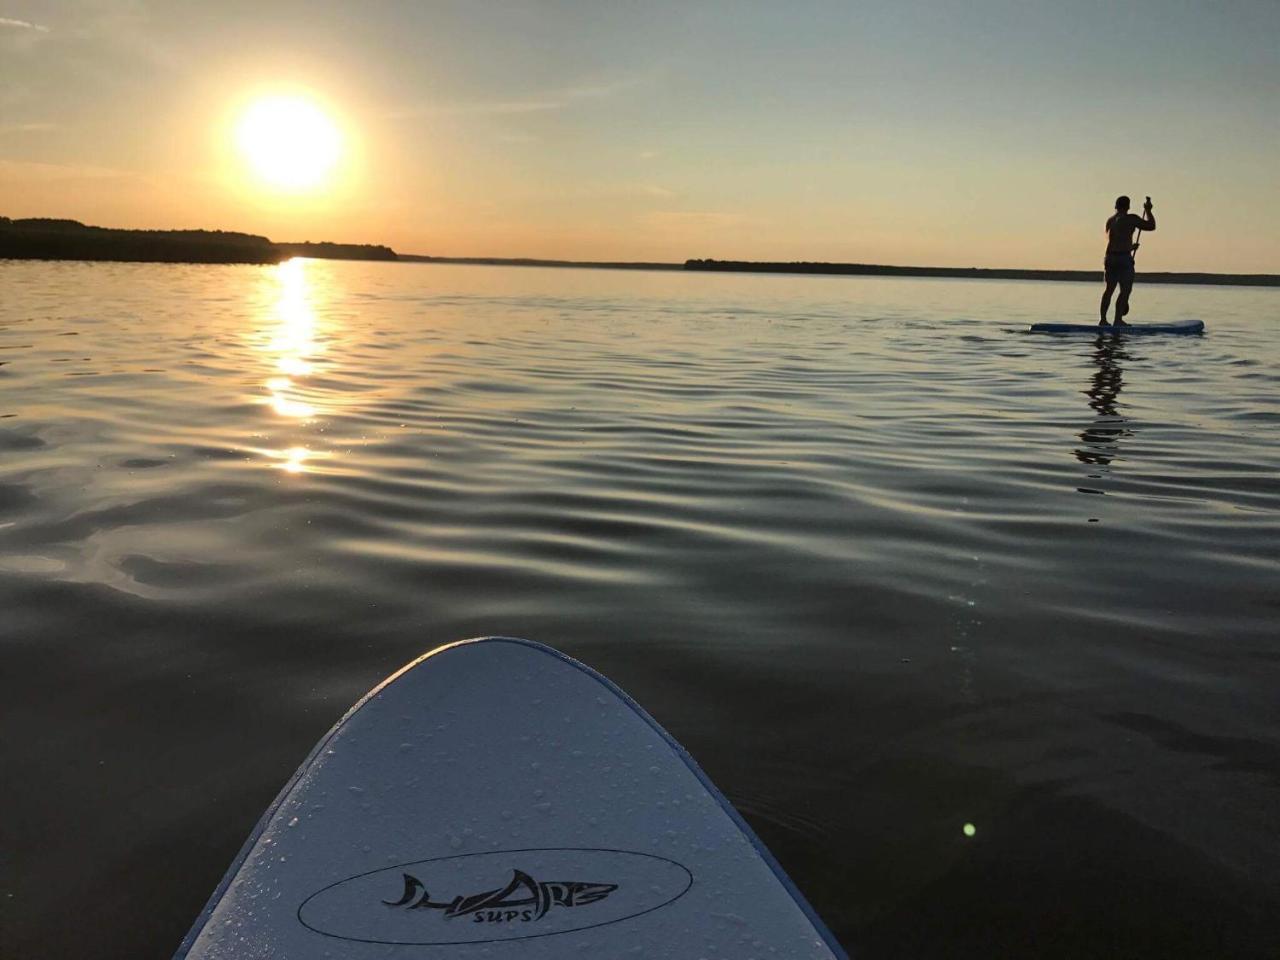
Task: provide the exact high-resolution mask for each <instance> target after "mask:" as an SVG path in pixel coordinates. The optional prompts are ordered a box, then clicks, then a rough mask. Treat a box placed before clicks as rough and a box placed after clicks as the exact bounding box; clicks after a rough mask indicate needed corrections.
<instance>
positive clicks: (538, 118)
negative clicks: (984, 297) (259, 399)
mask: <svg viewBox="0 0 1280 960" xmlns="http://www.w3.org/2000/svg"><path fill="white" fill-rule="evenodd" d="M281 95H285V96H292V97H303V98H305V99H306V100H307V101H308V102H310V103H313V104H315V105H317V106H318V107H319V108H320V109H321V110H322V111H323V112H324V114H325V115H327V116H328V117H330V118H332V122H333V123H334V124H335V125H336V126H337V128H338V130H339V131H340V139H341V153H340V157H339V159H338V161H337V165H336V166H335V167H334V169H333V171H332V173H331V175H330V176H329V177H328V178H327V179H326V181H325V182H324V183H322V184H320V185H319V186H318V187H316V188H313V189H310V190H307V191H303V192H287V191H281V190H278V189H274V188H272V187H271V185H269V184H264V183H262V182H260V180H258V179H256V178H255V177H254V175H253V174H252V171H251V170H249V169H248V168H247V166H246V161H245V159H244V157H242V156H241V155H240V154H239V153H238V149H239V148H238V147H237V141H236V130H237V126H236V124H237V118H238V117H239V116H240V115H241V114H242V113H243V112H244V111H245V110H246V109H248V107H249V106H251V105H252V104H253V103H254V102H255V101H256V100H259V99H261V98H262V97H266V96H281ZM1278 117H1280V2H1276V0H1256V2H1254V0H1219V2H1213V3H1210V2H1207V0H1204V2H1193V0H1131V2H1125V3H1115V2H1091V0H1016V2H1015V0H966V2H963V3H958V2H954V0H885V2H880V0H874V2H855V0H839V2H817V0H814V2H806V0H794V2H787V3H763V2H751V0H741V2H710V0H708V2H698V0H689V2H686V3H666V2H661V0H604V2H602V0H582V2H567V0H566V2H546V0H544V2H535V0H527V2H497V0H462V2H434V0H368V2H364V3H359V4H357V3H351V2H350V0H343V2H331V0H306V2H302V0H271V2H268V3H263V2H262V0H254V2H252V3H249V2H243V0H223V2H219V3H204V2H195V0H165V2H159V0H155V2H149V0H62V2H59V0H44V2H37V0H0V215H7V216H10V217H20V216H55V217H71V218H74V219H78V220H82V221H85V222H89V223H95V224H101V225H104V226H120V227H146V228H162V227H205V228H222V229H234V230H243V231H247V232H252V233H261V234H265V235H267V236H270V237H271V238H272V239H275V240H284V241H299V240H335V241H346V242H363V243H387V244H390V245H391V246H393V247H394V248H395V249H396V250H398V251H399V252H402V253H420V254H434V255H440V256H498V257H505V256H531V257H549V258H568V259H586V260H657V261H681V260H684V259H685V258H688V257H714V258H717V259H750V260H826V261H852V262H865V263H899V264H926V265H938V266H965V267H967V266H980V267H1033V268H1034V267H1045V268H1075V269H1093V268H1096V267H1097V266H1098V263H1099V261H1100V259H1101V256H1102V249H1103V235H1102V227H1103V223H1104V221H1105V219H1106V218H1107V216H1108V215H1109V214H1110V213H1111V210H1112V203H1113V201H1114V199H1115V197H1116V195H1117V194H1120V193H1127V194H1129V195H1130V196H1132V197H1133V198H1134V206H1135V208H1136V207H1137V206H1138V205H1140V204H1141V202H1142V198H1143V197H1144V196H1145V195H1147V194H1150V195H1151V196H1152V198H1153V200H1154V202H1155V212H1156V217H1157V220H1158V224H1159V229H1158V231H1157V233H1156V234H1154V235H1152V236H1150V237H1148V238H1147V239H1146V240H1145V241H1144V242H1143V246H1142V251H1141V253H1140V254H1139V265H1140V267H1141V268H1143V269H1147V270H1210V271H1220V272H1237V273H1249V272H1280V226H1278V224H1280V178H1278V177H1277V176H1276V169H1277V167H1278V166H1280V163H1278V162H1277V158H1278V157H1280V120H1278V119H1277V118H1278Z"/></svg>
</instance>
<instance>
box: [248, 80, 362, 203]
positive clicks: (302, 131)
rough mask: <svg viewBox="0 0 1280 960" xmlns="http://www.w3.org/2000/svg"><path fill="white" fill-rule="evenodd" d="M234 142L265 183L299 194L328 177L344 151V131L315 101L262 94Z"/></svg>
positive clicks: (250, 106) (328, 178)
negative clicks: (342, 131) (262, 96)
mask: <svg viewBox="0 0 1280 960" xmlns="http://www.w3.org/2000/svg"><path fill="white" fill-rule="evenodd" d="M236 145H237V146H238V147H239V149H240V153H241V154H242V155H243V156H244V159H245V160H246V161H247V162H248V165H249V168H250V169H251V170H252V171H253V172H254V174H255V175H256V176H257V177H258V178H259V179H260V180H262V181H263V182H264V183H265V184H267V185H269V186H271V187H274V188H276V189H277V190H282V191H286V192H290V193H301V192H305V191H309V190H316V189H318V188H320V187H323V186H325V185H326V184H327V183H328V182H329V181H330V179H331V178H332V176H333V172H334V168H335V167H336V166H337V163H338V160H339V158H340V157H341V156H342V133H341V131H340V130H339V129H338V126H337V124H335V123H334V122H333V120H332V119H331V118H330V117H329V115H328V114H326V113H325V112H324V111H323V110H322V109H321V108H320V107H318V106H317V105H316V104H315V103H314V102H312V101H311V100H308V99H306V98H304V97H294V96H279V97H264V98H263V99H261V100H256V101H254V102H253V103H251V104H250V105H249V106H248V108H247V109H246V110H245V111H244V113H243V114H242V115H241V117H240V122H239V123H238V124H237V127H236Z"/></svg>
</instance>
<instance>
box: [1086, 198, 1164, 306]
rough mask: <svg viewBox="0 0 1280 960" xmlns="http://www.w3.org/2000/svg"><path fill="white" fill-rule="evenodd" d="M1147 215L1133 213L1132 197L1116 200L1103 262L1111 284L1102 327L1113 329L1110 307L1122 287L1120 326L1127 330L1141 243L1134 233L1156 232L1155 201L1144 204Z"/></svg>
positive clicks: (1105, 293)
mask: <svg viewBox="0 0 1280 960" xmlns="http://www.w3.org/2000/svg"><path fill="white" fill-rule="evenodd" d="M1142 212H1143V213H1144V214H1145V216H1141V217H1140V216H1138V215H1137V214H1136V213H1130V212H1129V198H1128V197H1116V212H1115V214H1114V215H1113V216H1112V217H1111V219H1110V220H1108V221H1107V254H1106V256H1105V257H1104V258H1103V260H1102V274H1103V279H1104V280H1105V281H1106V283H1107V288H1106V290H1104V291H1103V293H1102V319H1101V320H1100V321H1098V326H1100V327H1109V326H1111V324H1109V323H1107V308H1108V307H1110V306H1111V294H1112V293H1114V292H1115V289H1116V287H1117V286H1119V287H1120V298H1119V299H1118V300H1117V301H1116V326H1117V327H1126V326H1128V324H1127V323H1125V321H1124V315H1125V314H1126V313H1128V312H1129V291H1131V290H1132V289H1133V255H1134V254H1135V253H1137V252H1138V244H1137V243H1136V242H1135V241H1134V239H1133V231H1134V230H1154V229H1155V228H1156V218H1155V217H1153V216H1152V215H1151V198H1150V197H1147V202H1146V203H1144V204H1143V205H1142Z"/></svg>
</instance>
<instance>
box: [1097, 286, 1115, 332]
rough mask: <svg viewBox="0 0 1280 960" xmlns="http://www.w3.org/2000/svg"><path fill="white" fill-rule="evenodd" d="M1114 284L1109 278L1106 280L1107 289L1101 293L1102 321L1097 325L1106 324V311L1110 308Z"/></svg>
mask: <svg viewBox="0 0 1280 960" xmlns="http://www.w3.org/2000/svg"><path fill="white" fill-rule="evenodd" d="M1115 289H1116V282H1115V281H1114V280H1112V279H1111V278H1110V277H1108V278H1107V288H1106V289H1105V290H1103V291H1102V319H1101V320H1099V321H1098V322H1099V323H1102V324H1105V323H1106V322H1107V310H1108V309H1110V307H1111V294H1113V293H1115Z"/></svg>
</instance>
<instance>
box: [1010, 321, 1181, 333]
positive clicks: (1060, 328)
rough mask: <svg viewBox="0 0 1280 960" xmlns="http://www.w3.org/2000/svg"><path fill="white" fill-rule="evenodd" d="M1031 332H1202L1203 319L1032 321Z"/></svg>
mask: <svg viewBox="0 0 1280 960" xmlns="http://www.w3.org/2000/svg"><path fill="white" fill-rule="evenodd" d="M1031 332H1032V333H1092V334H1099V333H1101V334H1112V333H1119V334H1125V335H1128V334H1130V333H1136V334H1145V333H1204V321H1203V320H1174V321H1172V322H1170V323H1126V324H1125V325H1124V326H1123V327H1117V326H1107V327H1102V326H1099V325H1098V324H1096V323H1033V324H1032V325H1031Z"/></svg>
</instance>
